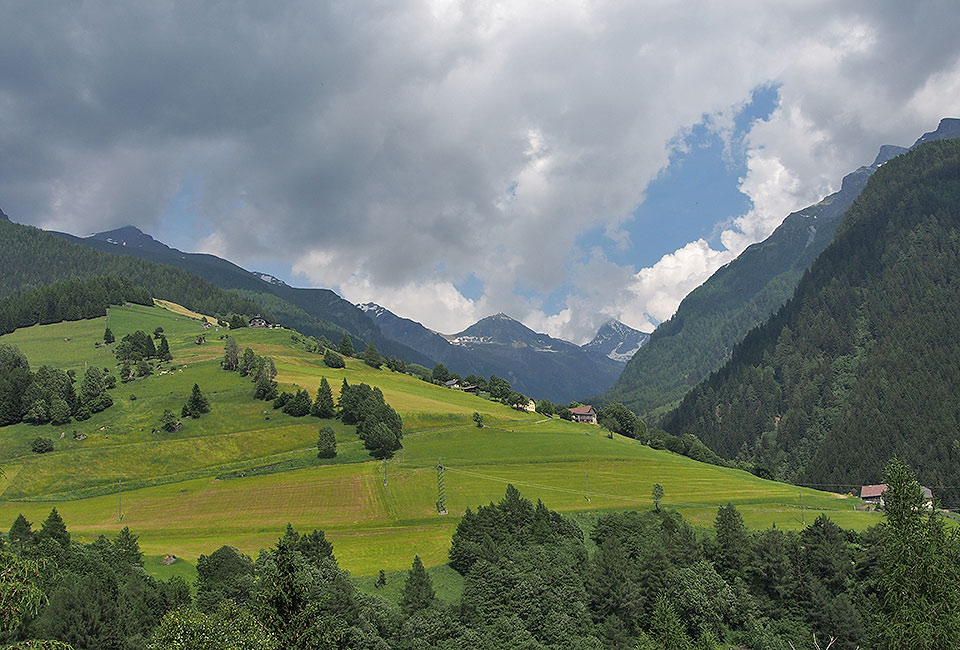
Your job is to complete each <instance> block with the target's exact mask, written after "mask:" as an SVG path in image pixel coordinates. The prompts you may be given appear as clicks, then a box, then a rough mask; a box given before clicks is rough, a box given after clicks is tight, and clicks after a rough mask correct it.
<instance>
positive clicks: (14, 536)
mask: <svg viewBox="0 0 960 650" xmlns="http://www.w3.org/2000/svg"><path fill="white" fill-rule="evenodd" d="M7 538H8V539H9V540H10V541H11V542H17V543H18V544H19V546H20V549H21V550H23V545H24V544H25V543H28V542H32V541H33V528H32V524H31V523H30V522H29V521H27V518H26V517H24V516H23V514H22V513H21V514H19V515H17V518H16V519H15V520H14V521H13V525H12V526H10V532H9V533H8V534H7Z"/></svg>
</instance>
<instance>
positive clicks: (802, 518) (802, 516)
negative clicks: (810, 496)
mask: <svg viewBox="0 0 960 650" xmlns="http://www.w3.org/2000/svg"><path fill="white" fill-rule="evenodd" d="M800 525H801V526H806V525H807V517H806V515H805V514H804V512H803V492H801V493H800Z"/></svg>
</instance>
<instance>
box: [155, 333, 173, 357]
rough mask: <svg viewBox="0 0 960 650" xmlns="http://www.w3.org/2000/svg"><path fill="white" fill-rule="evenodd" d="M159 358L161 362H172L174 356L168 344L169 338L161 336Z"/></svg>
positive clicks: (158, 348)
mask: <svg viewBox="0 0 960 650" xmlns="http://www.w3.org/2000/svg"><path fill="white" fill-rule="evenodd" d="M157 358H158V359H160V361H172V360H173V355H172V354H170V344H169V343H167V337H166V336H163V335H162V334H161V335H160V344H159V345H158V346H157Z"/></svg>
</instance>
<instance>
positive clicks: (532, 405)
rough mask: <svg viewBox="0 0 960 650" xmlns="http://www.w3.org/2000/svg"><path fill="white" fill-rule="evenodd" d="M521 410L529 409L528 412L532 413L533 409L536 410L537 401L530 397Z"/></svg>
mask: <svg viewBox="0 0 960 650" xmlns="http://www.w3.org/2000/svg"><path fill="white" fill-rule="evenodd" d="M523 410H524V411H529V412H530V413H533V412H534V411H536V410H537V403H536V402H534V401H533V400H532V399H528V400H527V405H526V406H524V407H523Z"/></svg>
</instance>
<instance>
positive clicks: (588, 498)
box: [586, 471, 590, 502]
mask: <svg viewBox="0 0 960 650" xmlns="http://www.w3.org/2000/svg"><path fill="white" fill-rule="evenodd" d="M586 474H587V501H588V502H589V501H590V472H589V471H588V472H587V473H586Z"/></svg>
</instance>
